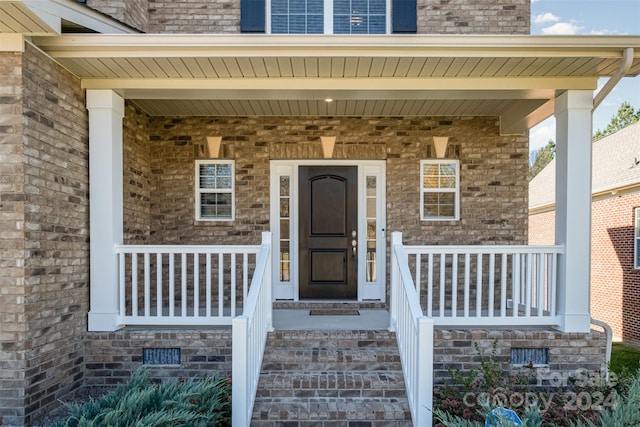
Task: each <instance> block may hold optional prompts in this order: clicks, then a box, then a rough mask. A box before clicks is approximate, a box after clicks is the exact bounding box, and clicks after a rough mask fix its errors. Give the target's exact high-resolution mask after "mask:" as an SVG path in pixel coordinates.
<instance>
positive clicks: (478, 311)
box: [476, 253, 483, 317]
mask: <svg viewBox="0 0 640 427" xmlns="http://www.w3.org/2000/svg"><path fill="white" fill-rule="evenodd" d="M482 263H483V261H482V254H481V253H479V254H478V257H477V264H478V265H477V266H476V269H477V271H476V273H477V276H476V317H482V282H483V280H482Z"/></svg>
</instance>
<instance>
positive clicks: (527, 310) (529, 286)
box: [524, 254, 533, 317]
mask: <svg viewBox="0 0 640 427" xmlns="http://www.w3.org/2000/svg"><path fill="white" fill-rule="evenodd" d="M526 256H527V275H526V278H525V284H526V287H525V294H524V298H525V299H524V315H525V317H529V316H531V299H532V295H533V254H527V255H526Z"/></svg>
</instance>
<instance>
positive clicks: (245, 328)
mask: <svg viewBox="0 0 640 427" xmlns="http://www.w3.org/2000/svg"><path fill="white" fill-rule="evenodd" d="M271 325H272V302H271V233H269V232H265V233H262V246H261V247H260V253H259V255H258V261H257V263H256V269H255V272H254V275H253V280H252V281H251V287H250V288H249V295H248V297H247V302H246V304H245V307H244V311H243V312H242V315H241V316H238V317H235V318H234V319H233V327H232V335H233V338H232V343H233V344H232V357H231V359H232V380H233V382H232V385H231V387H232V400H231V401H232V408H231V413H232V417H233V419H232V424H233V426H234V427H248V426H249V424H250V423H251V415H252V412H253V404H254V402H255V398H256V391H257V389H258V380H259V379H260V369H261V367H262V357H263V355H264V348H265V345H266V343H267V333H268V332H269V331H271V330H272V327H271Z"/></svg>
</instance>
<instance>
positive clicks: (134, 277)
mask: <svg viewBox="0 0 640 427" xmlns="http://www.w3.org/2000/svg"><path fill="white" fill-rule="evenodd" d="M131 315H132V316H133V317H138V254H137V253H133V254H131Z"/></svg>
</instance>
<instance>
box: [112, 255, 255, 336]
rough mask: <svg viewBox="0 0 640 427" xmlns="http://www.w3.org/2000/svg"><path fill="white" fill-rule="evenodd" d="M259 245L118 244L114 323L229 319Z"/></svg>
mask: <svg viewBox="0 0 640 427" xmlns="http://www.w3.org/2000/svg"><path fill="white" fill-rule="evenodd" d="M259 250H260V246H258V245H252V246H223V245H221V246H187V245H175V246H172V245H118V246H116V247H115V252H116V254H117V256H118V268H119V275H118V277H119V280H118V282H119V283H118V293H119V295H118V298H119V310H118V311H119V314H118V324H119V325H122V326H127V325H153V326H161V325H167V326H175V325H182V326H189V325H231V319H232V318H233V317H235V316H236V313H241V312H242V307H243V305H244V304H245V301H246V300H247V294H248V292H249V278H250V277H251V274H252V270H253V269H254V266H255V264H256V257H257V254H258V252H259Z"/></svg>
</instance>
